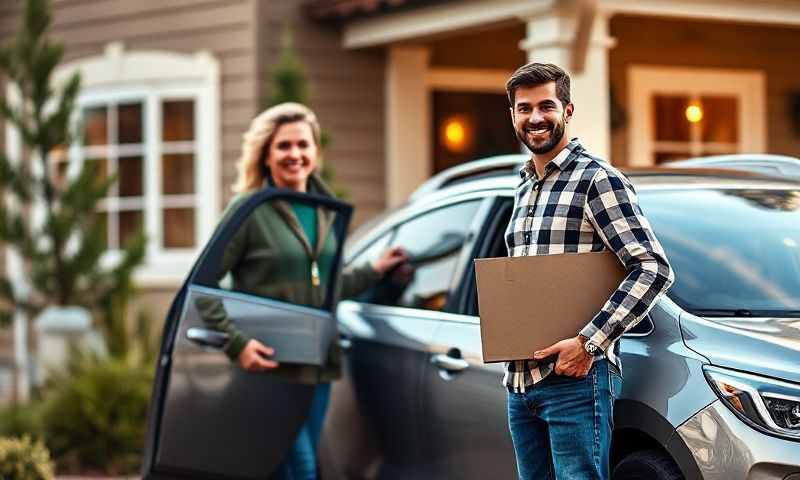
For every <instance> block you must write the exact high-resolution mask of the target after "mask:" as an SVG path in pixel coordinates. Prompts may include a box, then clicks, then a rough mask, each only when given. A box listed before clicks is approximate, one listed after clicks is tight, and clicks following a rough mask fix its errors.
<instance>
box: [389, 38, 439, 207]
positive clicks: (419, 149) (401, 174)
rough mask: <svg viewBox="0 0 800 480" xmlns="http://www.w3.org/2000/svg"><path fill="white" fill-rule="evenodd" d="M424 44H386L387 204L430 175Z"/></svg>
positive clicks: (401, 198)
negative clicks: (387, 50) (387, 46)
mask: <svg viewBox="0 0 800 480" xmlns="http://www.w3.org/2000/svg"><path fill="white" fill-rule="evenodd" d="M429 56H430V54H429V51H428V49H427V48H424V47H400V46H392V47H389V55H388V62H387V66H386V205H387V207H393V206H396V205H399V204H401V203H403V202H404V201H405V200H406V199H407V198H408V195H409V194H410V193H411V192H413V191H414V189H416V188H417V187H418V186H419V185H420V184H421V183H422V182H424V181H425V180H427V179H428V177H430V175H431V171H432V169H431V160H430V151H431V147H430V122H431V121H430V106H429V102H428V89H427V86H426V84H425V78H426V72H427V69H428V58H429Z"/></svg>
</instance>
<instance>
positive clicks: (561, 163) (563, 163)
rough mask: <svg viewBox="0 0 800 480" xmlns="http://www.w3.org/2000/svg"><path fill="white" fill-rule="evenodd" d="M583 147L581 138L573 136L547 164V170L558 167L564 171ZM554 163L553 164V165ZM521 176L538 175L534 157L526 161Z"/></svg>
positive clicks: (525, 177)
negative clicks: (533, 160)
mask: <svg viewBox="0 0 800 480" xmlns="http://www.w3.org/2000/svg"><path fill="white" fill-rule="evenodd" d="M582 148H583V147H582V146H581V142H580V140H578V138H577V137H576V138H573V139H572V140H570V142H569V143H568V144H567V146H566V147H564V149H563V150H561V151H560V152H558V155H556V156H555V158H553V159H552V160H550V162H548V164H547V165H546V166H545V171H547V170H548V169H553V168H558V169H559V170H561V171H564V170H565V169H566V168H567V167H568V166H569V165H570V164H571V163H572V162H573V161H575V158H576V157H577V155H574V154H576V153H577V152H578V151H580V149H582ZM551 165H552V166H551ZM519 175H520V177H522V178H523V179H527V178H528V177H533V176H535V175H536V168H535V167H534V166H533V162H532V159H531V160H528V161H527V162H525V165H523V166H522V168H521V169H520V171H519Z"/></svg>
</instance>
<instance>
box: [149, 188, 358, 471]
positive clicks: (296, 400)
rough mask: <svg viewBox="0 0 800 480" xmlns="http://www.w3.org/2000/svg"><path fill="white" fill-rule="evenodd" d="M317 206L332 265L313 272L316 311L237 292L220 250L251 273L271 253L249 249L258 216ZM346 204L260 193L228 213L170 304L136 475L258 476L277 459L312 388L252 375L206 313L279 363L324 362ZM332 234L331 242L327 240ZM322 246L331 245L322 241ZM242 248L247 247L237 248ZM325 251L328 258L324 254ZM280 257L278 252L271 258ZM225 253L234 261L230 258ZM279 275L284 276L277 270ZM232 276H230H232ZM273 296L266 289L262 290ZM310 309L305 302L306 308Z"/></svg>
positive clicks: (261, 248)
mask: <svg viewBox="0 0 800 480" xmlns="http://www.w3.org/2000/svg"><path fill="white" fill-rule="evenodd" d="M293 202H298V203H302V204H306V205H311V206H313V207H316V213H317V215H316V216H317V220H318V222H317V225H318V226H320V227H322V225H323V223H324V222H328V223H327V224H326V226H325V228H324V229H322V228H320V229H319V230H318V232H325V231H327V232H328V233H327V234H323V237H324V239H323V240H322V241H323V242H325V241H327V242H330V245H335V247H331V248H332V249H333V250H332V251H334V252H335V253H334V256H333V261H332V262H330V261H329V262H325V264H323V263H322V262H321V263H320V266H318V265H317V264H316V262H314V264H313V266H312V265H311V260H309V270H308V274H307V276H308V277H309V278H308V281H309V283H311V282H312V276H316V277H317V278H319V275H320V272H318V271H317V272H314V271H313V270H314V269H317V270H318V269H319V268H323V269H327V270H328V271H327V272H326V271H323V272H321V273H322V274H323V275H324V276H323V278H325V277H327V278H330V279H332V280H331V281H330V282H328V284H327V286H325V285H324V284H323V286H322V287H318V288H321V289H323V290H324V291H320V292H317V293H318V296H317V298H318V299H321V306H320V302H319V301H316V302H313V303H316V304H317V305H316V306H312V305H302V304H298V303H291V302H288V301H286V299H285V298H280V297H281V294H280V288H275V289H272V291H274V292H276V293H275V294H274V295H272V294H269V295H264V294H263V293H262V294H254V293H253V292H247V291H242V289H241V288H238V289H237V287H236V284H237V283H238V282H236V278H235V275H233V276H232V275H231V274H230V273H229V272H226V268H227V266H226V264H227V263H228V260H225V261H223V258H226V257H225V255H226V252H227V253H228V254H230V249H231V248H233V246H234V245H236V248H237V249H238V250H237V251H241V250H243V251H244V252H245V253H246V255H244V256H242V255H239V257H241V260H240V262H250V263H247V264H242V263H240V265H244V268H246V267H247V266H248V265H249V266H252V265H253V262H256V261H257V260H258V259H257V257H258V256H259V255H274V254H276V252H275V251H270V250H269V249H268V248H265V247H264V246H259V245H252V244H250V245H248V244H247V242H248V239H250V238H251V237H250V235H249V234H248V229H252V228H254V225H253V223H254V222H259V221H263V218H264V215H275V214H283V215H285V214H286V211H287V209H288V210H291V208H292V205H291V204H292V203H293ZM351 212H352V209H351V207H350V206H349V205H346V204H343V203H340V202H337V201H335V200H332V199H329V198H327V197H320V196H315V195H305V194H298V193H294V192H289V191H286V190H281V189H274V188H268V189H264V190H262V191H260V192H258V193H256V194H254V195H252V196H251V197H249V198H248V199H247V200H246V201H244V202H243V203H241V204H239V205H238V206H237V207H236V208H234V209H232V210H230V211H229V212H228V213H227V214H226V216H225V218H224V219H223V221H222V222H221V223H220V225H219V226H218V227H217V230H216V231H215V233H214V235H213V237H212V238H211V240H210V241H209V243H208V244H207V245H206V247H205V248H204V250H203V252H202V254H201V255H200V257H199V259H198V260H197V263H196V264H195V265H194V267H193V268H192V271H191V272H190V274H189V276H188V279H187V280H186V282H185V284H184V285H183V287H182V288H181V290H180V291H179V292H178V294H177V295H176V297H175V300H174V301H173V303H172V306H171V308H170V311H169V313H168V315H167V318H166V322H165V325H164V330H163V336H162V341H161V350H160V355H159V360H158V365H157V369H156V376H155V382H154V385H153V393H152V398H151V405H150V412H149V420H148V431H147V436H146V444H145V452H144V461H143V466H142V476H143V478H146V479H161V478H230V479H263V478H267V477H269V475H270V473H271V472H273V471H274V470H275V468H276V467H277V466H278V465H279V464H280V463H281V462H282V461H283V459H284V457H285V455H286V453H287V452H288V450H289V448H290V446H291V445H292V444H293V442H294V439H295V436H296V435H297V432H298V431H299V429H300V427H301V426H302V425H303V423H304V422H305V419H306V415H307V413H308V411H309V408H310V405H311V399H312V395H313V386H308V385H301V384H296V383H291V382H287V381H285V380H282V379H280V378H278V376H276V375H273V374H270V373H248V372H245V371H244V370H243V369H241V368H240V367H239V366H238V364H236V363H235V362H232V361H230V360H229V359H228V357H227V356H226V355H225V354H224V352H223V351H222V348H224V346H225V345H226V344H227V341H228V340H229V339H228V338H227V335H226V334H225V333H222V332H220V331H219V330H215V329H214V328H211V327H210V325H211V324H209V322H208V318H207V317H208V315H207V312H208V309H209V308H212V309H213V308H217V309H219V308H223V309H224V312H226V315H227V318H229V319H230V320H231V321H233V322H234V324H235V325H236V327H237V328H238V329H239V330H240V331H242V332H244V333H245V334H247V335H248V336H250V337H252V338H255V339H258V340H259V341H261V342H262V343H264V344H265V345H269V346H273V347H274V348H275V351H276V357H275V360H277V361H279V362H283V363H299V364H318V365H319V364H321V363H324V360H325V358H326V357H325V356H326V355H327V349H328V347H329V346H330V342H331V341H333V339H334V338H336V335H338V334H337V333H336V324H335V319H334V316H333V312H334V311H335V305H334V303H335V294H336V293H335V290H336V281H335V279H337V278H338V276H339V268H340V263H341V262H340V258H341V249H342V245H343V243H344V236H345V234H346V232H347V227H348V224H349V221H350V216H351ZM331 236H333V241H331V238H330V237H331ZM326 239H327V240H326ZM243 242H244V247H242V244H243ZM329 253H330V252H329ZM277 254H280V252H277ZM229 256H230V255H229ZM278 273H280V272H278ZM231 277H232V278H231ZM267 290H269V289H267ZM309 303H311V302H309Z"/></svg>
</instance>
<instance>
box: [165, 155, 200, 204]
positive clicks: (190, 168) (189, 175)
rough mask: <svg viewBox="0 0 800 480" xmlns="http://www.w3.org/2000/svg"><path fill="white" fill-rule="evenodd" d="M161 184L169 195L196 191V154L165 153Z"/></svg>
mask: <svg viewBox="0 0 800 480" xmlns="http://www.w3.org/2000/svg"><path fill="white" fill-rule="evenodd" d="M161 185H162V187H161V188H162V190H163V192H164V193H165V194H167V195H179V194H183V193H194V155H191V154H189V155H164V156H163V157H162V158H161Z"/></svg>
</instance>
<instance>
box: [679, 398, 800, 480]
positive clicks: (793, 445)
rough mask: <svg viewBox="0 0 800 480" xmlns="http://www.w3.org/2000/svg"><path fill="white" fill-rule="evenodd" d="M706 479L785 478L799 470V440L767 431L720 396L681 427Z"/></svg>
mask: <svg viewBox="0 0 800 480" xmlns="http://www.w3.org/2000/svg"><path fill="white" fill-rule="evenodd" d="M678 435H679V436H680V437H681V438H682V439H683V441H684V442H685V443H686V445H687V446H688V447H689V449H690V450H691V451H692V452H693V454H694V458H695V461H696V462H697V465H698V467H699V469H700V471H701V473H702V475H703V479H704V480H728V479H731V478H747V479H759V480H782V479H784V478H785V477H787V476H788V475H790V474H793V473H800V465H798V459H800V442H797V441H791V440H784V439H781V438H777V437H773V436H769V435H764V434H763V433H761V432H759V431H757V430H755V429H753V428H751V427H750V426H748V425H746V424H745V423H744V422H742V421H741V420H739V419H738V418H737V417H736V415H734V414H733V412H731V411H730V410H729V409H728V408H727V407H726V406H725V405H723V404H722V402H721V401H720V400H717V401H715V402H714V403H712V404H711V405H709V406H707V407H706V408H704V409H703V410H702V411H700V412H698V413H697V414H696V415H694V416H692V417H691V418H690V419H688V420H687V421H686V422H685V423H684V424H683V425H681V427H680V428H679V429H678Z"/></svg>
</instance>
